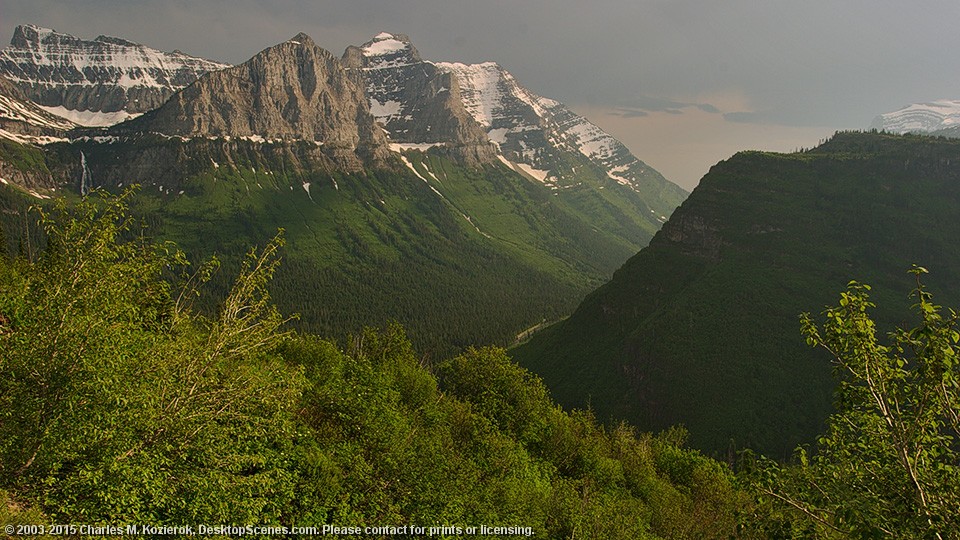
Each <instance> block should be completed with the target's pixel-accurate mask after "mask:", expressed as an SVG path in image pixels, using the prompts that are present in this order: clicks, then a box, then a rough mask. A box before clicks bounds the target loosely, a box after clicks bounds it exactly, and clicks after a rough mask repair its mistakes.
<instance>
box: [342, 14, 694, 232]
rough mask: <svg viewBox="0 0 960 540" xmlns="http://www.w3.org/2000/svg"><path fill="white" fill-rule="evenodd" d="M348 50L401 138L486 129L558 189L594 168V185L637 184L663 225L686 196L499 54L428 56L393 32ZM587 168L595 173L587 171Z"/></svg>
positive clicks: (428, 139)
mask: <svg viewBox="0 0 960 540" xmlns="http://www.w3.org/2000/svg"><path fill="white" fill-rule="evenodd" d="M344 58H345V60H346V61H348V63H349V64H350V65H351V66H352V67H355V68H359V69H360V70H361V71H362V73H363V74H364V77H365V78H366V81H367V93H368V96H369V99H370V103H371V108H372V109H373V110H374V114H375V115H376V116H377V119H378V121H380V122H381V123H383V125H384V127H385V128H386V129H387V131H388V132H389V134H390V138H391V139H392V140H394V141H397V142H399V143H404V144H407V145H421V146H430V145H438V144H442V143H447V144H453V145H455V146H456V145H462V144H464V143H465V142H466V143H467V144H470V143H472V144H476V141H477V140H478V136H477V133H478V132H483V133H485V135H486V137H485V138H486V139H487V140H488V141H489V142H490V143H492V144H493V145H494V147H495V151H496V155H497V157H498V159H499V160H501V161H502V162H503V163H504V164H506V165H507V166H508V167H511V168H513V169H515V170H517V171H518V172H522V173H523V174H525V175H527V176H529V177H530V178H532V179H534V180H536V181H538V182H540V183H543V184H544V185H546V186H548V187H549V188H551V189H552V190H554V191H561V190H565V189H575V188H578V187H581V186H583V185H584V183H583V180H584V177H585V176H593V177H594V179H595V181H594V183H593V184H594V185H592V186H591V188H592V189H595V190H599V189H611V188H612V189H622V188H626V189H628V190H631V191H633V192H635V193H636V194H638V195H639V196H640V199H641V200H640V201H635V202H634V203H633V204H635V205H636V207H637V210H638V213H639V214H642V217H643V219H645V220H648V221H649V222H651V223H652V224H653V226H654V227H659V224H660V223H662V222H663V221H664V220H666V216H668V215H669V214H670V212H672V211H673V209H674V208H675V207H676V205H677V204H679V203H680V201H681V200H683V198H684V197H685V196H686V192H684V191H683V190H682V189H680V188H679V187H677V186H676V185H674V184H672V183H671V182H668V181H667V180H666V179H664V178H663V176H661V175H660V174H659V173H657V172H656V171H655V170H653V169H652V168H650V167H649V166H647V165H646V164H644V163H643V162H642V161H640V160H639V159H637V158H636V157H635V156H633V155H632V154H631V153H630V151H629V150H627V148H626V147H625V146H623V144H622V143H620V142H619V141H617V140H616V139H615V138H613V137H612V136H610V135H609V134H607V133H605V132H604V131H603V130H602V129H600V128H599V127H597V126H596V125H594V124H592V123H590V122H589V121H588V120H586V119H585V118H583V117H581V116H579V115H577V114H576V113H574V112H573V111H571V110H570V109H569V108H567V107H566V106H564V105H563V104H561V103H559V102H557V101H554V100H551V99H548V98H544V97H542V96H538V95H536V94H534V93H533V92H531V91H529V90H527V89H526V88H524V87H522V86H521V85H520V84H518V83H517V81H516V79H515V78H514V77H513V76H512V75H511V74H510V73H509V72H508V71H506V70H505V69H503V68H502V67H501V66H500V65H498V64H496V63H494V62H486V63H481V64H472V65H467V64H460V63H449V62H436V63H435V62H430V61H425V60H423V59H422V58H421V57H420V55H419V53H418V52H417V50H416V48H415V47H414V46H413V45H412V44H411V43H410V40H409V38H408V37H407V36H405V35H402V34H391V33H387V32H383V33H381V34H378V35H377V36H375V37H374V38H373V39H372V40H370V41H368V42H367V43H365V44H364V45H362V46H360V47H351V48H348V49H347V51H346V52H345V53H344ZM410 88H415V89H416V91H413V92H411V91H409V89H410ZM439 99H442V100H445V103H451V102H452V104H450V105H447V106H446V107H445V108H442V109H440V110H441V111H442V113H443V114H436V110H437V109H432V110H433V111H434V114H432V115H431V116H430V118H431V119H433V120H434V121H433V122H427V123H423V122H419V121H418V120H419V119H418V117H417V112H418V111H421V110H423V109H424V108H425V107H424V103H425V102H428V101H429V100H439ZM457 102H459V103H457ZM464 112H465V113H466V116H467V118H464V116H465V115H464V114H463V113H464ZM438 117H440V120H436V119H437V118H438ZM471 118H472V120H473V121H472V122H470V121H469V120H470V119H471ZM450 124H455V125H457V126H458V127H461V128H462V129H461V130H460V131H457V132H456V133H454V134H453V135H454V136H453V137H447V138H445V137H443V136H438V134H440V133H442V134H447V133H449V130H447V129H444V127H445V126H447V125H450ZM438 128H439V129H438ZM478 128H479V129H478ZM485 155H486V154H485ZM584 160H586V161H584ZM584 167H587V168H592V169H594V172H593V174H592V175H585V174H584V171H583V169H584Z"/></svg>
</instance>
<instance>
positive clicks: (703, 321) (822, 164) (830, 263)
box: [514, 133, 960, 457]
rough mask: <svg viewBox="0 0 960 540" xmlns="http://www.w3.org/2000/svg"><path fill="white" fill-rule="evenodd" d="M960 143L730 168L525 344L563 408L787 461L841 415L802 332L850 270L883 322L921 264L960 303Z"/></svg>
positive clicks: (902, 305) (713, 176)
mask: <svg viewBox="0 0 960 540" xmlns="http://www.w3.org/2000/svg"><path fill="white" fill-rule="evenodd" d="M957 215H960V141H954V140H947V139H934V138H929V137H919V136H893V135H885V134H877V133H840V134H837V135H836V136H835V137H833V138H832V139H831V140H829V141H828V142H826V143H825V144H823V145H822V146H820V147H818V148H815V149H813V150H810V151H807V152H801V153H795V154H772V153H762V152H741V153H739V154H737V155H735V156H733V157H732V158H730V159H728V160H726V161H723V162H720V163H718V164H717V165H716V166H714V167H713V168H712V169H711V170H710V172H709V173H708V174H707V175H706V176H705V177H704V178H703V180H702V181H701V182H700V185H699V186H698V187H697V188H696V190H694V192H693V193H692V194H691V196H690V197H689V198H688V199H687V200H686V201H685V202H684V203H683V205H682V206H681V207H680V208H679V209H678V210H677V211H676V212H675V213H674V215H673V216H672V217H671V219H670V220H669V221H668V222H667V223H666V224H665V225H664V227H663V229H662V230H661V231H660V232H659V233H658V234H657V235H656V237H655V238H654V239H653V241H652V242H651V244H650V246H648V247H647V248H645V249H643V250H642V251H641V252H640V253H638V254H637V255H636V256H634V257H633V258H631V259H630V260H629V261H628V262H627V263H626V264H625V265H624V266H623V267H622V268H620V269H619V270H618V271H617V272H616V273H615V275H614V278H613V280H612V281H610V282H609V283H607V284H606V285H604V286H603V287H601V288H600V289H598V290H596V291H594V292H593V293H591V294H590V295H589V296H588V297H587V298H586V299H585V300H584V302H583V303H582V304H581V305H580V306H579V307H578V308H577V310H576V312H575V313H574V314H573V315H572V316H571V317H570V318H569V319H567V320H565V321H563V322H561V323H559V324H557V325H555V326H553V327H552V328H550V329H548V330H546V331H544V332H542V333H541V334H539V335H537V336H536V337H535V338H534V339H533V340H532V341H531V342H529V343H527V344H525V345H523V346H521V347H519V348H518V349H516V350H514V355H515V357H516V358H517V359H518V361H519V362H520V363H521V364H522V365H524V366H526V367H528V368H530V369H532V370H533V371H534V372H536V373H538V374H539V375H540V376H542V377H543V378H544V380H545V382H546V383H547V385H548V386H549V387H550V388H551V390H552V391H553V392H554V393H555V395H556V396H557V398H558V400H559V401H560V402H561V403H563V404H565V405H577V406H587V405H589V406H591V407H592V408H593V409H594V410H595V411H596V413H597V415H598V417H600V418H602V419H608V418H611V417H613V418H624V419H627V420H630V421H631V422H635V423H636V425H638V426H639V427H641V428H642V429H662V428H665V427H667V426H671V425H674V424H678V423H680V424H684V425H686V426H687V427H688V428H689V429H690V432H691V434H692V435H691V441H692V443H693V444H694V445H696V446H697V447H699V448H702V449H705V450H709V451H712V452H725V451H726V450H727V449H728V448H730V447H731V446H733V447H744V446H751V447H753V448H755V449H759V450H761V451H764V452H767V453H768V454H771V455H774V456H778V457H783V456H786V455H789V453H790V452H791V451H792V449H793V448H794V446H796V444H798V443H801V442H810V440H811V439H812V437H813V436H814V435H815V434H816V433H818V432H819V431H820V430H821V427H822V423H823V421H824V419H825V418H826V416H827V414H828V413H829V412H830V410H831V402H830V395H831V391H832V389H833V385H832V381H831V379H830V365H829V362H828V359H827V358H825V357H824V356H823V355H822V354H820V353H818V352H817V351H815V350H812V349H810V348H809V347H807V346H806V345H805V344H804V341H803V338H802V337H801V335H800V332H799V325H798V315H799V314H800V313H801V312H813V313H818V312H819V311H821V310H822V309H823V306H825V305H827V304H832V303H833V302H834V301H835V298H834V295H835V294H836V291H838V290H841V289H842V288H843V287H844V286H845V285H846V283H847V282H848V281H849V280H851V279H856V280H859V281H862V282H865V283H869V284H871V285H872V286H873V287H874V297H875V298H876V299H877V303H878V304H879V305H880V306H881V307H882V308H883V309H882V310H881V311H880V312H879V313H878V320H879V321H880V323H881V330H882V331H889V330H892V328H893V325H894V324H895V323H900V322H901V321H899V320H897V319H896V318H895V317H894V316H892V315H890V314H891V313H906V312H907V311H909V310H908V309H906V308H907V307H908V306H909V305H910V304H911V303H912V302H913V300H911V299H910V298H908V294H909V292H910V288H909V287H910V280H908V279H904V276H905V275H906V274H905V272H906V271H907V270H909V269H910V268H911V265H912V264H914V263H916V264H920V265H923V266H925V267H927V268H928V269H930V276H929V280H928V284H929V286H930V288H931V290H932V291H933V292H935V293H936V294H937V297H938V298H939V299H940V300H942V301H943V302H944V303H945V304H946V305H956V304H957V303H958V300H960V288H958V286H957V283H960V251H958V250H957V249H956V239H957V238H960V222H958V221H957V220H956V219H955V217H956V216H957Z"/></svg>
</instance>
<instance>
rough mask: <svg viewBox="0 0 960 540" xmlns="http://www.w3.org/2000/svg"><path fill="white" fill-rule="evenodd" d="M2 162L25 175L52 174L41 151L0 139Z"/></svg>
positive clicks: (0, 157)
mask: <svg viewBox="0 0 960 540" xmlns="http://www.w3.org/2000/svg"><path fill="white" fill-rule="evenodd" d="M0 162H3V163H9V164H10V165H12V166H13V167H14V168H15V169H17V170H18V171H20V172H24V173H42V174H46V175H49V174H50V171H49V169H47V163H46V159H45V157H44V155H43V151H42V150H41V149H39V148H37V147H36V146H31V145H26V144H20V143H18V142H15V141H11V140H10V139H7V138H3V137H0Z"/></svg>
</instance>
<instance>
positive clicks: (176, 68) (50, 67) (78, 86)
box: [0, 25, 228, 125]
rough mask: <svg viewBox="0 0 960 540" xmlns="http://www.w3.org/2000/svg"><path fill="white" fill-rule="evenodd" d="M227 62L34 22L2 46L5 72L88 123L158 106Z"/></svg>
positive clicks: (0, 65)
mask: <svg viewBox="0 0 960 540" xmlns="http://www.w3.org/2000/svg"><path fill="white" fill-rule="evenodd" d="M226 67H228V64H224V63H221V62H214V61H211V60H206V59H203V58H197V57H194V56H189V55H187V54H184V53H182V52H180V51H174V52H172V53H166V52H162V51H158V50H156V49H152V48H150V47H147V46H144V45H141V44H138V43H134V42H131V41H127V40H124V39H120V38H115V37H109V36H99V37H97V38H95V39H93V40H85V39H81V38H78V37H74V36H71V35H69V34H64V33H60V32H57V31H55V30H51V29H47V28H41V27H39V26H34V25H20V26H17V28H16V29H15V30H14V34H13V38H12V39H11V41H10V46H9V47H7V48H5V49H3V50H0V76H4V77H6V78H7V79H9V80H10V81H11V82H13V83H14V84H16V85H17V86H18V87H19V88H20V89H21V91H23V93H24V94H25V95H26V96H27V97H28V98H30V99H31V100H32V101H34V102H36V103H37V104H39V105H41V106H44V107H48V108H49V109H48V110H49V111H50V112H55V113H58V114H61V115H63V116H67V117H68V118H71V119H73V120H76V121H78V122H79V123H84V124H86V125H105V124H110V123H115V122H117V121H120V120H123V119H125V118H129V117H130V116H133V115H136V114H139V113H143V112H146V111H149V110H151V109H155V108H157V107H159V106H160V105H161V104H162V103H163V102H165V101H166V100H167V99H168V98H169V97H170V96H171V95H173V93H174V92H176V91H177V90H179V89H181V88H184V87H186V86H187V85H189V84H191V83H193V82H194V81H195V80H197V78H199V77H200V76H201V75H203V74H204V73H207V72H209V71H216V70H220V69H224V68H226ZM84 111H86V114H83V112H84ZM93 113H101V114H93ZM107 113H113V114H107Z"/></svg>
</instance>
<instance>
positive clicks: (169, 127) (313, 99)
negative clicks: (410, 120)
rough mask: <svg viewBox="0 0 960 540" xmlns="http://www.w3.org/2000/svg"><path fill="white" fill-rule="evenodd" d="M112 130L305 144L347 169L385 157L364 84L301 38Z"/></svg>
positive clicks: (215, 75)
mask: <svg viewBox="0 0 960 540" xmlns="http://www.w3.org/2000/svg"><path fill="white" fill-rule="evenodd" d="M110 131H111V133H115V134H132V133H159V134H163V135H167V136H177V137H207V138H223V137H226V138H229V137H239V138H248V139H252V140H255V141H264V140H297V141H308V142H312V143H314V144H316V145H318V146H320V147H321V149H322V151H323V152H324V153H325V154H327V155H329V156H330V157H331V158H332V159H333V160H334V161H335V162H336V163H337V164H338V165H339V166H340V167H341V168H343V169H344V170H348V171H358V170H361V169H362V168H363V167H364V165H365V164H366V165H369V164H370V161H371V160H373V161H378V162H382V161H384V160H386V158H387V155H388V153H389V149H388V147H387V140H386V138H385V137H384V135H383V133H382V132H381V131H380V130H379V129H378V128H377V127H376V125H375V124H374V120H373V116H372V115H371V114H370V109H369V106H368V104H367V101H366V99H365V97H364V92H363V84H362V82H361V81H360V80H359V78H358V77H356V76H355V75H353V74H351V73H350V72H348V71H346V70H344V69H343V68H342V66H341V64H340V62H339V61H338V60H337V59H336V58H335V57H334V56H333V55H331V54H330V53H329V52H328V51H326V50H324V49H321V48H320V47H318V46H317V45H316V44H315V43H314V42H313V40H312V39H311V38H310V37H309V36H307V35H306V34H302V33H301V34H297V35H296V36H294V37H293V38H291V39H289V40H287V41H285V42H283V43H280V44H278V45H275V46H273V47H269V48H267V49H264V50H263V51H261V52H259V53H258V54H256V55H255V56H254V57H253V58H251V59H250V60H248V61H246V62H244V63H243V64H240V65H238V66H235V67H231V68H227V69H224V70H220V71H216V72H211V73H207V74H205V75H204V76H202V77H201V78H200V79H199V80H197V82H196V83H195V84H193V85H191V86H189V87H187V88H185V89H183V90H181V91H179V92H177V93H176V94H174V95H173V97H171V98H170V100H169V101H167V102H166V103H164V104H163V105H162V106H161V107H160V108H158V109H156V110H153V111H150V112H149V113H147V114H144V115H143V116H141V117H139V118H136V119H133V120H130V121H128V122H124V123H123V124H118V125H117V126H114V127H113V128H111V130H110Z"/></svg>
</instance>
